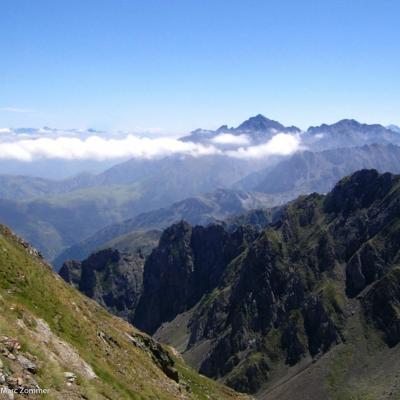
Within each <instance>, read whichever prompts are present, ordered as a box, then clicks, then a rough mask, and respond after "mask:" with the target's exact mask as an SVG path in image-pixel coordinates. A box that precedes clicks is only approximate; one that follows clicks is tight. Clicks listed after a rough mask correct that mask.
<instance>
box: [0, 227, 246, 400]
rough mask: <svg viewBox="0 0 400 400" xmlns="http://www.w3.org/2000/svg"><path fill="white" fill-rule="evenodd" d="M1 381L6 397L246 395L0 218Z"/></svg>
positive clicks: (98, 399)
mask: <svg viewBox="0 0 400 400" xmlns="http://www.w3.org/2000/svg"><path fill="white" fill-rule="evenodd" d="M0 389H1V398H6V399H13V398H16V399H17V398H18V399H22V398H30V399H39V398H51V399H60V400H64V399H71V400H75V399H76V400H78V399H88V400H102V399H104V400H105V399H109V400H121V399H155V398H157V399H165V400H167V399H205V398H212V399H215V400H219V399H239V398H243V396H241V395H239V394H236V393H234V392H233V391H232V390H230V389H228V388H226V387H223V386H221V385H219V384H217V383H216V382H213V381H211V380H209V379H207V378H205V377H203V376H200V375H198V374H197V373H195V372H194V371H193V370H191V369H190V368H188V367H187V366H186V365H185V363H184V362H183V361H182V359H181V358H180V357H179V356H177V355H176V352H174V351H173V350H172V349H170V348H167V347H166V346H162V345H160V344H159V343H158V342H156V341H155V340H153V339H151V338H150V337H149V336H147V335H146V334H144V333H141V332H140V331H138V330H137V329H135V328H134V327H133V326H131V325H129V324H128V323H126V322H124V321H123V320H121V319H119V318H117V317H114V316H112V315H110V314H109V313H108V312H106V311H105V310H104V309H103V308H102V307H100V306H98V305H97V304H96V303H95V302H93V301H92V300H90V299H88V298H87V297H85V296H83V295H81V294H80V293H79V292H78V291H76V290H75V289H73V288H72V287H70V286H69V285H66V284H65V282H64V281H63V280H61V279H60V278H59V277H58V276H57V275H55V274H54V272H53V271H52V270H51V268H50V266H49V265H47V264H46V263H45V262H44V261H43V259H42V258H41V257H40V256H39V254H38V252H37V251H36V250H35V249H34V248H32V247H30V246H29V245H28V244H27V243H26V242H24V241H22V240H21V239H19V238H18V237H16V236H14V235H13V234H12V233H11V231H10V230H9V229H7V228H6V227H4V226H0ZM11 391H16V394H15V395H14V394H13V393H10V394H9V392H11ZM28 391H29V392H28ZM6 392H7V393H6Z"/></svg>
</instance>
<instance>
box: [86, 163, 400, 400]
mask: <svg viewBox="0 0 400 400" xmlns="http://www.w3.org/2000/svg"><path fill="white" fill-rule="evenodd" d="M399 216H400V176H395V175H392V174H390V173H385V174H382V175H380V174H379V173H378V172H377V171H375V170H363V171H359V172H356V173H355V174H353V175H352V176H350V177H347V178H344V179H343V180H341V181H340V182H339V183H338V184H337V185H336V186H335V187H334V189H333V190H332V191H331V192H330V193H329V194H328V195H326V196H324V195H318V194H312V195H309V196H303V197H300V198H299V199H297V200H296V201H294V202H292V203H290V204H289V205H287V206H286V207H285V208H284V209H283V211H282V214H281V216H280V218H279V219H278V220H277V221H276V222H275V223H274V224H273V225H269V226H267V227H265V228H264V229H263V231H262V232H261V233H260V232H259V231H257V230H255V229H254V228H251V226H243V227H240V226H238V229H237V230H236V231H235V230H234V231H233V232H228V231H226V230H225V229H224V227H223V226H221V225H210V226H208V227H205V228H204V227H192V226H190V225H189V224H187V223H184V222H181V223H179V224H176V225H174V226H172V227H170V228H168V229H167V230H165V231H164V233H163V235H162V237H161V239H160V243H159V246H158V247H157V248H156V249H155V250H154V251H153V252H152V254H151V255H150V256H149V258H148V259H147V260H146V262H145V264H144V271H143V286H142V288H141V294H140V293H139V296H140V299H139V300H138V302H136V305H135V310H134V315H133V321H135V323H137V325H138V326H140V327H141V328H142V329H144V330H145V331H147V332H149V333H151V334H154V336H155V337H156V338H158V339H159V340H161V341H164V342H166V343H169V344H173V345H174V346H175V347H176V348H177V349H178V350H180V351H181V352H182V353H183V356H184V358H185V359H186V360H187V361H188V362H189V363H190V364H191V365H192V366H193V367H195V368H196V369H198V370H199V371H200V372H201V373H203V374H206V375H208V376H210V377H212V378H214V379H218V380H221V381H222V382H225V383H227V384H228V385H229V386H231V387H233V388H235V389H237V390H240V391H247V392H250V393H256V395H257V397H258V398H261V399H264V398H265V399H303V398H308V399H311V400H314V399H315V400H317V399H321V398H323V399H348V400H350V399H377V398H379V399H389V398H399V397H400V378H399V376H398V372H397V371H398V369H399V368H400V357H399V355H400V344H399V342H400V335H399V331H400V329H399V326H400V322H399V321H400V320H399V313H398V308H399V304H400V290H399V282H400V279H399V276H398V275H399V274H398V266H399V262H400V219H399V218H400V217H399ZM81 284H82V283H81ZM130 318H132V316H130Z"/></svg>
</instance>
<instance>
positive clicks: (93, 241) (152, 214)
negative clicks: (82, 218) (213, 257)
mask: <svg viewBox="0 0 400 400" xmlns="http://www.w3.org/2000/svg"><path fill="white" fill-rule="evenodd" d="M275 204H276V203H275V201H274V199H273V198H272V197H271V196H267V195H265V194H263V193H248V192H243V191H240V190H227V189H218V190H215V191H214V192H211V193H207V194H204V195H200V196H196V197H191V198H188V199H185V200H182V201H178V202H176V203H174V204H172V205H171V206H170V207H166V208H160V209H157V210H154V211H149V212H146V213H142V214H139V215H138V216H136V217H135V218H132V219H129V220H126V221H123V222H121V223H118V224H113V225H110V226H107V227H105V228H104V229H101V230H99V231H98V232H96V233H95V234H94V235H92V236H90V237H89V238H87V239H85V240H84V241H83V242H82V243H78V244H76V245H74V246H71V247H70V248H68V249H66V250H65V251H64V252H62V253H61V254H60V255H59V256H58V257H57V258H56V259H55V260H54V265H55V266H56V267H60V266H61V265H62V263H63V262H64V261H65V260H68V259H83V258H85V257H87V256H88V255H89V254H90V253H91V252H93V251H95V250H97V249H99V248H104V247H106V246H107V245H109V246H111V247H113V248H119V249H120V250H123V249H125V250H126V249H128V247H129V245H128V244H127V243H128V241H129V240H130V238H131V239H134V240H135V242H136V243H137V247H142V248H143V247H145V246H146V243H148V237H149V235H150V234H149V233H145V232H146V231H148V230H154V229H163V228H166V227H167V226H169V225H171V224H173V223H175V222H177V221H180V220H182V219H184V220H185V221H188V222H190V223H191V224H202V225H206V224H208V223H210V222H215V221H219V220H223V219H225V218H227V217H229V216H232V215H235V214H241V213H244V212H246V211H248V210H253V209H257V208H261V207H270V206H273V205H275ZM157 240H158V238H157ZM123 243H125V248H124V245H123ZM131 243H132V242H131ZM153 243H155V242H154V241H153ZM155 244H156V243H155ZM128 250H129V249H128Z"/></svg>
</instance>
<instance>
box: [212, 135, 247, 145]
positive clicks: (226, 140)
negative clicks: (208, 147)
mask: <svg viewBox="0 0 400 400" xmlns="http://www.w3.org/2000/svg"><path fill="white" fill-rule="evenodd" d="M211 142H213V143H216V144H234V145H246V144H249V143H250V140H249V137H248V136H247V135H232V134H230V133H221V135H218V136H215V137H214V138H212V139H211Z"/></svg>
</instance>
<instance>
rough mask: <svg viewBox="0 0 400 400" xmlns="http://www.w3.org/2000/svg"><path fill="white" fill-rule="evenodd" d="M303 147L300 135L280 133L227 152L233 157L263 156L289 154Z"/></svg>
mask: <svg viewBox="0 0 400 400" xmlns="http://www.w3.org/2000/svg"><path fill="white" fill-rule="evenodd" d="M301 149H302V146H301V140H300V137H299V135H290V134H288V133H278V134H276V135H275V136H273V137H272V138H271V139H270V140H269V141H268V142H266V143H264V144H260V145H257V146H249V147H241V148H239V149H237V150H232V151H228V152H226V153H227V155H229V156H231V157H237V158H263V157H268V156H272V155H279V156H288V155H290V154H293V153H295V152H296V151H298V150H301Z"/></svg>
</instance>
